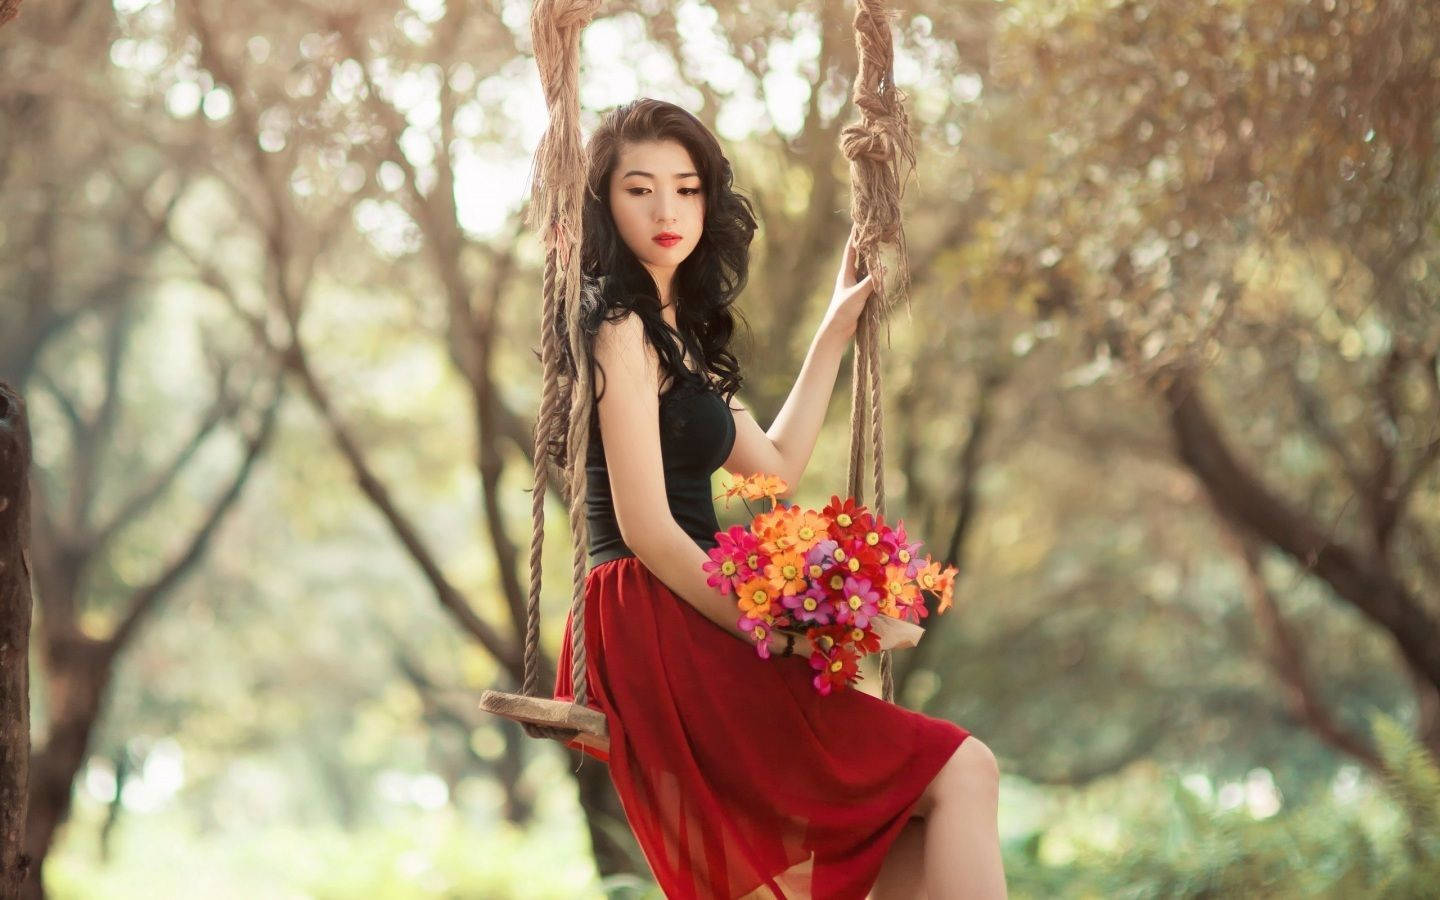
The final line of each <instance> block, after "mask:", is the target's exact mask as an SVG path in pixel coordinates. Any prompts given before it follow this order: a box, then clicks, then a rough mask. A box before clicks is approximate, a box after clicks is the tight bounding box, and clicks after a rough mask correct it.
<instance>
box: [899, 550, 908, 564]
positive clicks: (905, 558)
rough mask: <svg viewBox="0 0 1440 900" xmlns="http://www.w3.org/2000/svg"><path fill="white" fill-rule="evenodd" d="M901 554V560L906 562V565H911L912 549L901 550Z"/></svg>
mask: <svg viewBox="0 0 1440 900" xmlns="http://www.w3.org/2000/svg"><path fill="white" fill-rule="evenodd" d="M899 556H900V561H901V562H902V563H905V564H906V565H909V563H910V551H909V550H901V551H900V554H899Z"/></svg>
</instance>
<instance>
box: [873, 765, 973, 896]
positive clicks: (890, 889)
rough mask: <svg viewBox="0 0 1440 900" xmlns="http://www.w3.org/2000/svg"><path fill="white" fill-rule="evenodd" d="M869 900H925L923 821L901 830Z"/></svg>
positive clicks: (913, 820)
mask: <svg viewBox="0 0 1440 900" xmlns="http://www.w3.org/2000/svg"><path fill="white" fill-rule="evenodd" d="M967 740H968V738H967ZM870 900H926V895H925V820H924V819H922V818H919V817H918V816H917V817H915V818H912V819H911V820H910V821H908V822H906V823H905V827H904V828H901V829H900V836H899V837H897V838H896V839H895V842H894V843H892V844H891V845H890V852H888V853H886V854H885V861H884V862H883V863H881V864H880V877H879V878H877V879H875V886H874V887H873V888H871V889H870Z"/></svg>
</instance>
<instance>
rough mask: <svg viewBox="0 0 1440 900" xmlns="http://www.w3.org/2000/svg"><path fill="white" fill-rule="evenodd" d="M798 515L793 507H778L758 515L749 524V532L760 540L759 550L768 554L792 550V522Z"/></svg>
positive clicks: (793, 540) (793, 538) (793, 539)
mask: <svg viewBox="0 0 1440 900" xmlns="http://www.w3.org/2000/svg"><path fill="white" fill-rule="evenodd" d="M799 515H800V510H799V508H798V507H794V506H779V507H776V508H775V509H772V510H770V511H769V512H762V513H758V514H757V515H756V516H755V519H754V521H752V522H751V523H750V530H751V531H752V532H754V534H755V537H756V538H758V539H759V540H760V549H761V550H764V551H765V552H766V553H770V554H774V553H782V552H784V551H786V550H791V549H793V548H794V546H795V536H794V531H795V526H794V524H793V522H794V520H795V518H796V517H797V516H799Z"/></svg>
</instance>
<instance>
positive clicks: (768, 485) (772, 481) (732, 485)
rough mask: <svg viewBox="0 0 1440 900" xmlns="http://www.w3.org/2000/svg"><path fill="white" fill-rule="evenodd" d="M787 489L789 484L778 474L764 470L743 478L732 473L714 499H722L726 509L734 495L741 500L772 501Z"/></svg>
mask: <svg viewBox="0 0 1440 900" xmlns="http://www.w3.org/2000/svg"><path fill="white" fill-rule="evenodd" d="M789 489H790V486H789V485H787V484H786V483H785V480H784V479H783V478H781V477H780V476H778V475H767V474H765V473H764V472H756V473H755V474H754V475H749V476H746V477H744V478H740V477H738V476H733V475H732V476H731V480H730V481H729V482H727V483H726V485H725V488H724V490H722V491H721V492H720V493H719V494H717V495H716V496H715V499H716V500H724V501H725V507H726V508H727V509H728V508H729V507H730V501H731V500H733V499H735V498H736V497H739V498H740V499H742V500H760V499H769V500H771V501H772V502H773V501H774V500H776V499H777V498H778V497H779V496H780V495H781V494H783V493H785V492H786V491H788V490H789Z"/></svg>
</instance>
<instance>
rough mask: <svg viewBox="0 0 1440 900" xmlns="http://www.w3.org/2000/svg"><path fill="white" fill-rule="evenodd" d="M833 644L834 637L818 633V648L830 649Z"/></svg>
mask: <svg viewBox="0 0 1440 900" xmlns="http://www.w3.org/2000/svg"><path fill="white" fill-rule="evenodd" d="M833 646H835V639H834V638H832V637H831V636H830V635H828V634H822V635H820V649H821V650H829V649H830V648H831V647H833Z"/></svg>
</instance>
